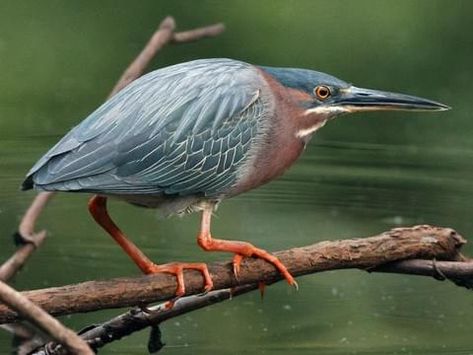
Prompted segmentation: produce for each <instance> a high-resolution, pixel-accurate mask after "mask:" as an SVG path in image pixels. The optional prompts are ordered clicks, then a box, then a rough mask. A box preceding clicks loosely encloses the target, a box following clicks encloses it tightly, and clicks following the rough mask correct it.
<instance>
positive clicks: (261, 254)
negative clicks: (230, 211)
mask: <svg viewBox="0 0 473 355" xmlns="http://www.w3.org/2000/svg"><path fill="white" fill-rule="evenodd" d="M237 243H238V244H240V245H241V248H240V250H239V251H237V252H236V254H235V256H234V257H233V273H234V274H235V277H236V278H237V279H238V277H239V275H240V265H241V261H242V260H243V258H244V257H245V256H246V257H251V256H254V257H257V258H260V259H263V260H266V261H267V262H270V263H271V264H273V265H274V266H275V267H276V268H277V269H278V270H279V272H280V273H281V275H282V276H283V277H284V278H285V279H286V281H287V283H288V284H289V285H291V286H294V287H295V288H296V289H298V288H299V286H298V285H297V282H296V280H294V277H292V275H291V274H290V273H289V271H288V270H287V268H286V266H285V265H284V264H283V263H282V262H281V261H280V260H279V259H278V258H277V257H275V256H274V255H272V254H270V253H268V252H267V251H266V250H263V249H259V248H256V247H255V246H254V245H252V244H250V243H245V242H237ZM259 289H260V292H261V297H263V294H264V284H262V283H260V284H259Z"/></svg>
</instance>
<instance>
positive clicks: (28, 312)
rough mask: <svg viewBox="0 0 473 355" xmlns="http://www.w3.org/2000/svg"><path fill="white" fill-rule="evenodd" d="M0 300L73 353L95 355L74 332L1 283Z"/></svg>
mask: <svg viewBox="0 0 473 355" xmlns="http://www.w3.org/2000/svg"><path fill="white" fill-rule="evenodd" d="M0 298H1V299H2V301H3V302H5V303H6V304H7V305H8V306H9V307H11V308H13V309H15V310H16V311H17V312H18V313H19V314H20V315H21V316H22V317H23V318H25V319H27V320H28V321H30V322H31V323H32V324H34V325H35V326H36V327H38V328H39V329H41V330H42V331H44V332H45V333H46V334H48V335H49V336H50V337H51V338H52V339H54V340H56V341H57V342H60V343H61V344H64V347H65V348H66V349H67V350H68V351H69V352H70V353H71V354H77V355H93V354H94V352H93V351H92V350H91V349H90V347H89V346H88V345H87V343H86V342H85V341H84V340H83V339H82V338H81V337H79V336H78V335H77V334H76V333H74V332H73V331H72V330H70V329H68V328H65V327H64V326H63V325H62V324H61V323H59V321H58V320H56V319H55V318H53V317H51V316H50V315H49V314H48V313H46V312H45V311H44V310H42V309H41V308H40V307H38V306H36V305H35V304H34V303H33V302H31V301H30V300H28V299H27V298H26V297H25V296H24V295H22V294H20V293H19V292H17V291H15V290H14V289H13V288H11V287H10V286H8V285H7V284H6V283H4V282H1V281H0Z"/></svg>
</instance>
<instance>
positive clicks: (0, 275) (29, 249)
mask: <svg viewBox="0 0 473 355" xmlns="http://www.w3.org/2000/svg"><path fill="white" fill-rule="evenodd" d="M38 196H39V195H38ZM28 238H29V241H30V242H28V243H26V244H23V245H22V246H20V247H19V248H18V249H17V250H16V251H15V253H13V255H12V256H10V258H9V259H8V260H7V261H5V262H4V263H3V264H2V265H1V266H0V281H4V282H6V281H8V280H10V279H11V278H12V277H13V276H15V274H16V273H17V272H18V271H19V270H20V269H21V268H22V267H23V265H25V263H26V261H27V260H28V259H29V257H30V256H31V255H32V254H33V253H34V252H35V250H36V249H37V248H39V247H40V246H41V244H43V242H44V240H45V239H46V231H41V232H38V233H35V234H32V235H30V236H29V237H28Z"/></svg>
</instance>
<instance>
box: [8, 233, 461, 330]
mask: <svg viewBox="0 0 473 355" xmlns="http://www.w3.org/2000/svg"><path fill="white" fill-rule="evenodd" d="M464 243H465V240H464V239H463V238H462V237H461V236H460V235H458V234H457V233H456V232H455V231H454V230H452V229H449V228H440V227H432V226H417V227H413V228H402V229H400V228H397V229H393V230H391V231H389V232H385V233H382V234H380V235H377V236H374V237H370V238H361V239H348V240H339V241H327V242H321V243H317V244H313V245H310V246H306V247H302V248H294V249H290V250H286V251H281V252H277V253H275V255H276V256H278V257H279V258H280V259H281V261H282V262H283V263H284V264H285V265H286V266H287V267H288V269H289V271H290V272H291V273H292V274H293V275H295V276H299V275H305V274H309V273H315V272H320V271H327V270H336V269H346V268H358V269H364V270H366V269H370V270H371V271H375V270H373V268H375V267H378V266H380V265H382V264H386V263H389V262H393V261H397V260H403V259H413V258H423V259H437V260H451V261H453V260H455V261H459V260H463V258H462V256H461V255H460V254H459V249H460V248H461V246H462V245H463V244H464ZM209 270H210V273H211V275H212V278H213V281H214V287H215V289H216V290H219V289H226V288H231V287H235V286H238V285H246V284H255V283H257V282H259V281H264V282H265V283H267V284H269V283H272V282H275V281H277V280H279V279H280V275H279V273H278V272H277V271H276V270H275V268H274V267H273V265H271V264H269V263H267V262H265V261H263V260H260V259H253V258H251V259H245V261H244V262H243V264H242V267H241V275H240V278H239V280H238V281H237V280H236V279H235V278H234V275H233V272H232V264H231V262H226V263H214V264H211V265H210V266H209ZM185 277H186V295H193V294H198V293H200V292H202V286H203V280H202V276H201V274H200V273H198V272H195V271H192V270H189V271H186V273H185ZM175 290H176V282H175V279H174V277H173V276H171V275H167V274H156V275H147V276H139V277H134V278H120V279H112V280H107V281H89V282H84V283H80V284H75V285H68V286H62V287H53V288H47V289H41V290H35V291H26V292H23V295H25V296H26V297H28V298H29V299H30V300H32V301H33V302H35V303H36V304H38V305H40V306H41V307H43V308H44V309H45V310H46V311H47V312H49V313H51V314H53V315H64V314H71V313H77V312H90V311H95V310H99V309H107V308H118V307H127V306H137V305H146V304H149V303H153V302H159V301H165V300H169V299H171V298H173V296H174V293H175ZM18 318H19V316H18V314H16V312H14V311H12V310H10V309H9V308H8V307H6V306H5V305H0V323H5V322H11V321H14V320H17V319H18Z"/></svg>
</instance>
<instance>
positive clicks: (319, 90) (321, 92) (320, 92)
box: [314, 85, 331, 100]
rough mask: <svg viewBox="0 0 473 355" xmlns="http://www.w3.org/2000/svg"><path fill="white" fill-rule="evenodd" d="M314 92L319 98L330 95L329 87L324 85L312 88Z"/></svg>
mask: <svg viewBox="0 0 473 355" xmlns="http://www.w3.org/2000/svg"><path fill="white" fill-rule="evenodd" d="M314 93H315V96H317V98H318V99H319V100H325V99H327V98H328V97H329V96H330V95H331V92H330V88H329V87H327V86H325V85H319V86H317V87H316V88H315V89H314Z"/></svg>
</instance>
